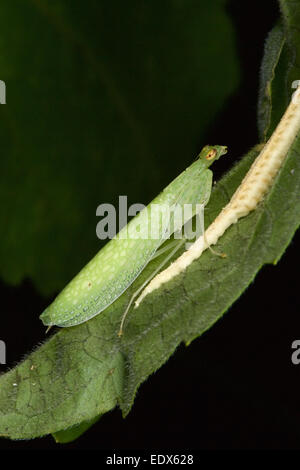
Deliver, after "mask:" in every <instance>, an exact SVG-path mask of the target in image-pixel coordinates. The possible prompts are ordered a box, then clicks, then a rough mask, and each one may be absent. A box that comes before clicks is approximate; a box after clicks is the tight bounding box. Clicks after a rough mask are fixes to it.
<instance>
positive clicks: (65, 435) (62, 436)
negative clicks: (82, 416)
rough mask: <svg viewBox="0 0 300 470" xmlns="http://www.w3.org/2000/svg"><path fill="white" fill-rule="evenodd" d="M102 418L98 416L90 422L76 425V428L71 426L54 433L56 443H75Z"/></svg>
mask: <svg viewBox="0 0 300 470" xmlns="http://www.w3.org/2000/svg"><path fill="white" fill-rule="evenodd" d="M101 416H102V415H99V416H96V417H95V418H93V419H90V420H88V421H83V422H82V423H80V424H75V425H74V426H71V427H70V428H68V429H64V430H62V431H58V432H55V433H53V437H54V439H55V442H57V443H58V444H67V443H69V442H72V441H75V440H76V439H78V437H80V436H81V435H82V434H83V433H85V431H87V430H88V429H89V428H90V427H91V426H93V424H95V423H96V422H97V421H99V419H100V418H101Z"/></svg>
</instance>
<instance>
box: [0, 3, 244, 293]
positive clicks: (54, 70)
mask: <svg viewBox="0 0 300 470" xmlns="http://www.w3.org/2000/svg"><path fill="white" fill-rule="evenodd" d="M224 4H225V1H224V0H214V1H211V2H198V1H195V0H184V1H182V0H170V1H168V2H161V1H158V0H152V1H151V2H149V1H146V0H131V1H130V2H125V1H124V0H115V1H113V2H109V1H105V0H86V1H84V2H82V1H81V0H14V1H13V2H12V1H11V0H2V2H1V15H0V31H1V33H0V70H1V77H0V78H1V80H4V81H5V82H6V86H7V105H6V106H1V108H0V140H1V161H0V198H1V201H5V203H3V204H1V207H0V234H1V245H0V276H1V278H2V279H3V280H5V281H6V282H8V283H13V284H16V283H19V282H20V281H21V280H22V279H23V278H24V277H29V278H31V279H32V280H33V281H34V283H35V284H36V286H37V287H38V288H39V290H40V291H42V292H43V293H44V294H52V293H54V292H56V291H58V290H60V289H61V288H63V287H64V285H65V284H66V283H67V282H68V281H69V280H70V279H71V278H72V277H73V276H74V275H75V274H76V273H77V272H78V271H79V269H80V268H81V267H82V266H83V265H84V264H85V263H86V262H87V261H88V259H90V258H91V257H92V256H93V255H94V254H95V253H96V252H97V251H98V250H99V249H100V248H101V243H100V242H99V240H98V239H97V237H96V233H95V228H96V224H97V221H98V220H97V219H96V216H95V213H96V208H97V206H98V205H99V204H101V203H103V202H106V203H113V204H115V205H117V201H118V199H117V198H118V195H119V194H120V195H121V194H127V195H128V198H129V200H130V201H132V202H137V201H142V202H144V203H147V202H148V201H150V200H151V199H152V198H153V197H154V196H155V195H156V194H157V193H158V192H159V191H160V189H161V188H162V187H164V186H166V184H167V182H168V181H169V180H172V179H173V177H175V176H176V175H177V174H178V173H179V172H180V171H181V170H182V168H185V167H186V166H188V164H189V163H190V159H191V158H193V157H194V155H196V154H197V152H198V150H199V146H200V148H201V146H202V145H201V144H200V143H201V142H202V139H203V135H204V133H205V131H206V130H207V127H208V126H209V125H210V123H211V121H212V119H213V118H214V117H215V116H216V114H217V112H218V111H219V110H220V109H221V108H222V106H223V104H224V102H225V100H226V99H227V98H228V97H229V96H230V94H231V93H232V92H233V91H234V90H235V89H236V86H237V82H238V65H237V61H236V53H235V45H234V37H233V36H234V34H233V28H232V25H231V23H230V20H229V18H228V16H227V14H226V12H225V7H224ZM212 31H213V34H211V32H212ZM220 69H221V70H222V75H221V77H220ZM174 136H175V138H174ZM191 156H192V157H191ZM184 158H185V160H184ZM170 176H171V177H170Z"/></svg>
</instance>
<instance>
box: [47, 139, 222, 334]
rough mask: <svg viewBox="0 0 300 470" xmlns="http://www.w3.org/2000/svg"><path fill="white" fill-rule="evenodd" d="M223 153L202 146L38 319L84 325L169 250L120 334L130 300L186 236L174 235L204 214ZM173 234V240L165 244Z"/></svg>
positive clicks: (65, 324)
mask: <svg viewBox="0 0 300 470" xmlns="http://www.w3.org/2000/svg"><path fill="white" fill-rule="evenodd" d="M226 152H227V148H226V147H225V146H220V145H215V146H209V145H207V146H205V147H204V148H203V149H202V151H201V152H200V154H199V155H198V158H197V159H196V161H195V162H194V163H193V164H192V165H190V166H189V167H188V168H187V169H186V170H185V171H184V172H182V173H181V174H180V175H179V176H178V177H177V178H175V180H174V181H172V182H171V183H170V184H169V185H168V186H167V187H166V188H165V189H164V190H163V191H162V192H161V193H160V194H159V195H158V196H157V197H156V198H155V199H154V200H153V201H152V202H151V203H150V204H149V205H148V206H147V207H145V208H144V209H143V210H142V211H141V212H140V213H139V214H137V215H136V216H135V217H134V218H133V219H132V220H131V221H130V222H129V224H128V225H127V226H126V227H124V228H123V229H122V230H121V231H120V232H119V233H118V234H117V235H116V236H115V237H114V238H113V239H111V240H110V241H109V242H108V243H107V244H106V245H105V246H104V247H103V248H102V249H101V250H100V251H99V252H98V253H97V254H96V256H95V257H94V258H93V259H92V260H91V261H90V262H89V263H88V264H87V265H86V266H85V267H84V268H83V269H82V270H81V271H80V272H79V273H78V274H77V276H75V277H74V278H73V279H72V280H71V282H70V283H69V284H68V285H67V286H66V287H65V288H64V289H63V290H62V292H61V293H60V294H59V295H58V296H57V297H56V298H55V300H54V301H53V302H52V303H51V304H50V305H49V306H48V307H47V308H46V310H45V311H44V312H43V313H42V315H41V316H40V318H41V320H42V322H43V323H44V325H47V326H49V327H50V326H52V325H56V326H59V327H70V326H75V325H79V324H80V323H84V322H86V321H88V320H89V319H91V318H93V317H94V316H96V315H98V314H99V313H101V312H103V311H104V310H105V309H106V308H107V307H108V306H109V305H111V304H112V303H113V302H114V301H115V300H116V299H117V298H118V297H120V295H122V294H123V292H125V291H126V290H127V289H128V287H129V286H130V285H131V284H132V283H133V281H134V280H135V279H136V278H137V277H138V276H139V275H140V274H141V272H142V271H143V270H144V268H145V267H146V265H147V264H148V263H149V262H150V261H151V260H153V259H154V258H155V257H157V256H160V255H162V253H164V252H165V251H169V253H168V255H167V256H165V258H164V260H163V262H162V263H161V264H160V265H159V266H158V268H157V269H156V270H155V271H154V272H153V273H152V275H151V277H150V278H149V279H147V280H146V282H145V283H144V284H143V285H142V286H141V287H140V288H139V290H138V291H137V292H136V293H135V294H134V295H133V296H132V298H131V300H130V302H129V304H128V306H127V309H126V310H125V312H124V314H123V316H122V319H121V323H120V329H119V333H118V334H119V336H120V335H121V334H122V333H123V326H124V321H125V318H126V316H127V313H128V311H129V309H130V306H131V305H132V302H133V300H134V298H135V297H136V296H137V295H138V294H139V292H140V291H141V290H142V288H143V287H144V286H145V285H146V284H147V282H149V281H150V280H151V279H152V278H153V276H154V275H155V274H156V273H157V272H158V271H159V270H160V269H162V267H163V266H164V265H165V264H166V263H167V262H168V261H169V260H170V259H171V257H172V256H174V253H175V252H176V251H177V250H178V249H179V248H180V247H181V246H182V245H183V243H184V242H186V237H181V238H179V239H177V238H176V235H177V234H178V233H180V232H181V231H182V228H183V227H186V226H187V225H188V223H189V222H190V221H191V219H192V218H193V217H194V216H195V215H200V217H202V221H203V210H204V207H205V206H206V204H207V203H208V201H209V199H210V194H211V189H212V177H213V174H212V171H211V170H210V169H209V167H210V166H211V164H212V163H213V162H214V161H215V160H217V159H218V158H220V157H221V156H222V155H224V154H225V153H226ZM184 206H189V207H192V210H191V211H190V212H189V213H188V215H187V216H182V212H183V211H182V209H183V207H184ZM178 209H179V210H178ZM202 233H204V227H203V231H202ZM171 235H172V236H173V237H174V240H173V241H172V242H169V243H165V242H166V241H167V240H168V238H170V236H171Z"/></svg>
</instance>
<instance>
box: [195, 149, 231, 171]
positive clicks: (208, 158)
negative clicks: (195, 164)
mask: <svg viewBox="0 0 300 470" xmlns="http://www.w3.org/2000/svg"><path fill="white" fill-rule="evenodd" d="M225 153H227V147H226V146H224V145H206V146H205V147H203V149H202V150H201V152H200V154H199V158H200V159H201V160H203V161H204V162H205V163H206V165H207V166H208V167H209V166H210V165H211V164H212V163H213V162H214V161H215V160H218V158H220V157H221V156H222V155H225Z"/></svg>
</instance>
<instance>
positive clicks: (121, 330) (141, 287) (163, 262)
mask: <svg viewBox="0 0 300 470" xmlns="http://www.w3.org/2000/svg"><path fill="white" fill-rule="evenodd" d="M184 242H185V239H183V240H181V241H180V242H177V241H176V246H175V248H173V250H172V251H171V252H170V253H169V254H168V256H167V257H166V258H165V259H164V260H163V261H162V262H161V263H160V264H159V265H158V266H157V268H156V269H155V270H154V271H153V273H152V274H151V275H150V276H149V277H148V278H147V279H146V280H145V282H143V284H142V285H141V286H140V287H139V288H138V289H137V290H136V291H135V293H134V294H133V295H132V297H131V299H130V301H129V303H128V305H127V307H126V310H125V312H124V313H123V316H122V318H121V324H120V329H119V332H118V336H122V334H123V327H124V322H125V319H126V317H127V314H128V312H129V309H130V307H131V305H132V303H133V301H134V299H136V297H137V296H138V295H139V294H140V292H141V291H142V290H143V289H144V287H145V286H146V285H147V284H148V283H149V282H150V281H151V279H153V277H154V276H155V275H156V274H157V273H158V272H159V271H160V270H161V269H162V268H163V267H164V266H165V264H166V263H167V262H168V261H169V260H170V259H171V258H172V256H173V255H174V254H175V253H176V251H177V250H179V248H180V247H181V246H182V245H183V243H184ZM170 245H171V246H170V247H164V248H162V249H161V250H158V251H157V252H156V253H155V254H154V256H153V257H152V258H151V261H152V259H154V258H157V257H158V256H160V255H161V254H162V253H164V252H165V251H166V250H167V249H170V248H171V247H172V246H173V245H174V242H171V243H170Z"/></svg>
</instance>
